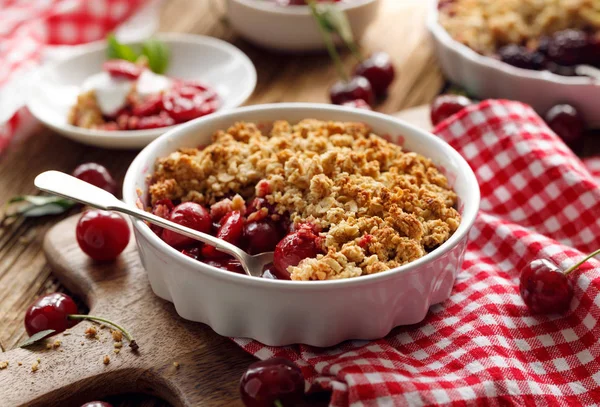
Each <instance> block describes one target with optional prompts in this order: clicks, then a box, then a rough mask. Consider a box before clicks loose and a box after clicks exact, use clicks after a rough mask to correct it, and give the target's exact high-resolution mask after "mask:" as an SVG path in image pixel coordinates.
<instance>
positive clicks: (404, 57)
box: [0, 0, 443, 407]
mask: <svg viewBox="0 0 600 407" xmlns="http://www.w3.org/2000/svg"><path fill="white" fill-rule="evenodd" d="M381 1H382V8H381V12H380V14H379V17H378V19H377V21H376V22H374V23H373V24H372V26H371V27H370V28H369V30H368V31H367V33H366V34H365V36H364V38H363V39H362V41H361V47H362V48H363V50H364V52H365V53H369V52H371V51H374V50H384V51H386V52H388V53H390V55H391V56H392V58H393V59H394V62H395V65H396V68H397V71H398V78H397V80H396V81H395V82H394V84H393V85H392V88H391V89H390V95H389V97H388V99H387V100H386V101H385V102H384V103H383V104H381V105H380V106H378V108H377V110H380V111H382V112H387V113H391V112H396V111H399V110H402V109H404V108H406V107H411V106H416V105H420V104H423V103H428V102H429V101H430V100H431V99H432V98H433V97H434V96H435V95H436V94H437V93H438V92H439V90H440V88H441V87H442V84H443V78H442V75H441V73H440V71H439V68H438V66H437V65H436V63H435V60H434V57H433V55H432V49H431V46H430V44H429V41H428V38H427V33H426V29H425V24H424V17H425V13H426V8H427V5H426V3H427V2H424V1H421V0H381ZM223 15H224V1H223V0H210V1H208V0H167V1H165V2H164V3H163V5H162V10H161V26H160V30H161V31H165V32H166V31H174V32H187V33H195V34H203V35H210V36H214V37H219V38H222V39H225V40H227V41H231V42H232V43H234V44H235V45H236V46H238V47H239V48H240V49H242V50H243V51H244V52H245V53H247V54H248V56H249V57H250V58H251V59H252V61H253V62H254V64H255V65H256V68H257V72H258V84H257V87H256V90H255V92H254V95H253V96H252V97H251V98H250V100H249V101H248V104H257V103H272V102H284V101H302V102H326V101H327V88H328V87H329V85H330V84H331V83H332V82H333V81H335V79H336V74H335V70H334V68H333V66H332V64H331V63H330V61H329V58H328V57H327V55H325V54H310V55H286V54H277V53H273V52H271V51H267V50H264V49H260V48H257V47H255V46H253V45H251V44H248V43H246V42H244V41H243V40H241V39H238V38H237V37H236V35H235V33H234V32H233V31H232V30H231V29H230V28H229V27H228V26H227V24H224V23H223V19H222V17H223ZM343 59H344V62H345V64H346V66H347V67H348V69H350V67H351V66H352V65H353V63H354V61H353V59H352V57H351V56H350V55H349V54H347V53H345V54H344V56H343ZM136 153H137V152H135V151H110V150H104V149H99V148H92V147H87V146H84V145H81V144H77V143H75V142H72V141H70V140H67V139H65V138H63V137H60V136H59V135H57V134H56V133H54V132H52V131H50V130H48V129H43V128H39V129H38V130H36V131H35V132H34V134H33V135H32V136H31V137H30V138H29V139H27V140H26V141H25V142H21V143H19V144H15V145H13V146H12V147H11V148H10V149H9V150H8V151H7V153H6V154H5V155H4V156H3V157H0V203H3V202H5V201H6V200H8V199H9V198H10V197H12V196H14V195H19V194H31V193H36V190H35V188H34V187H33V179H34V178H35V176H36V175H37V174H39V173H40V172H42V171H45V170H49V169H56V170H60V171H65V172H70V171H72V170H73V168H75V166H77V165H78V164H80V163H83V162H89V161H95V162H99V163H101V164H103V165H105V166H106V167H107V168H108V169H109V170H110V171H111V173H112V174H113V175H114V176H115V178H116V179H117V181H118V182H121V181H122V177H123V175H124V173H125V170H126V169H127V167H128V166H129V163H130V162H131V160H132V159H133V158H134V157H135V155H136ZM76 211H77V210H74V212H76ZM62 218H64V216H57V217H50V218H43V219H33V220H32V219H29V220H22V219H20V220H17V221H16V222H14V223H12V224H9V225H6V226H5V227H3V228H0V298H1V299H2V300H1V302H0V347H1V348H3V349H12V348H13V347H14V346H15V345H16V344H17V343H19V342H20V341H22V340H23V339H24V338H25V337H26V333H25V331H24V328H23V315H24V312H25V310H26V309H27V307H28V305H29V304H30V303H31V302H32V301H33V300H34V299H35V298H36V297H38V296H39V295H42V294H44V293H48V292H54V291H57V290H58V291H63V290H66V288H65V287H63V286H61V285H60V284H59V283H58V281H57V279H56V277H55V276H54V275H53V274H52V272H51V267H50V266H49V265H48V264H47V262H46V260H45V258H44V255H43V251H42V241H43V236H44V234H45V232H46V231H47V230H48V229H49V228H50V227H51V226H52V225H53V224H55V223H56V222H58V221H60V220H61V219H62ZM67 291H68V290H67ZM82 299H83V297H82ZM92 307H93V305H92ZM82 311H83V312H84V311H86V307H85V305H82ZM86 348H87V346H86ZM102 349H104V348H102V347H99V348H98V349H97V350H96V351H97V352H101V350H102ZM234 350H237V349H233V348H232V351H234ZM238 351H239V350H238ZM240 352H241V351H240ZM64 353H66V352H63V353H61V355H62V354H64ZM238 354H239V356H240V358H242V359H240V360H246V361H247V359H244V357H245V355H243V353H241V354H240V353H239V352H238ZM0 359H1V356H0ZM28 360H29V359H28ZM22 362H25V359H24V360H23V361H22ZM23 366H26V365H23ZM29 367H30V366H29ZM97 368H103V365H99V366H97V367H96V366H92V367H90V369H97ZM13 369H15V370H16V367H15V366H12V365H11V367H10V369H9V370H7V371H6V372H2V371H0V378H1V377H4V376H5V375H2V374H3V373H7V372H12V371H13ZM236 375H237V372H236ZM24 377H27V379H28V380H30V382H31V386H30V388H31V389H32V390H31V391H34V390H35V388H37V386H38V384H39V383H43V382H44V380H43V379H41V378H39V377H38V376H34V375H33V374H31V372H28V375H25V376H24ZM236 380H237V377H236ZM215 389H216V388H215ZM108 390H110V389H108ZM133 390H135V389H132V391H133ZM215 391H216V390H215ZM105 393H106V394H107V393H110V391H106V392H103V393H102V394H105ZM110 400H111V402H112V403H113V404H114V405H115V407H117V406H123V407H124V406H133V405H136V406H138V405H139V406H147V407H150V406H163V405H165V402H163V401H160V400H157V399H152V398H148V397H139V396H137V395H135V394H134V395H129V396H124V397H112V398H111V399H110ZM0 405H5V403H4V402H3V401H2V400H1V399H0Z"/></svg>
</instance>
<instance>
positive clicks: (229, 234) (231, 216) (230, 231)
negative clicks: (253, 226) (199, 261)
mask: <svg viewBox="0 0 600 407" xmlns="http://www.w3.org/2000/svg"><path fill="white" fill-rule="evenodd" d="M243 230H244V218H243V217H242V214H241V213H240V212H239V211H233V212H229V213H228V214H227V215H225V216H224V217H223V218H222V219H221V223H220V226H219V228H218V229H217V233H216V236H217V237H218V238H219V239H223V240H225V241H226V242H229V243H232V244H234V245H236V246H238V245H239V243H240V239H241V237H242V234H243ZM202 255H203V256H205V257H223V256H225V253H223V252H220V251H219V250H217V249H215V248H214V247H213V246H208V245H207V246H204V247H203V248H202Z"/></svg>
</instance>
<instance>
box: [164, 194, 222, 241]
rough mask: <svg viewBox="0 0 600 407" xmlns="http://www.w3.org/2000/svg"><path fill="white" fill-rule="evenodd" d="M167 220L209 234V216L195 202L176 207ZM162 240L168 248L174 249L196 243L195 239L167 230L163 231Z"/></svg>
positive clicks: (210, 223) (204, 209)
mask: <svg viewBox="0 0 600 407" xmlns="http://www.w3.org/2000/svg"><path fill="white" fill-rule="evenodd" d="M169 220H170V221H171V222H175V223H177V224H179V225H183V226H186V227H188V228H190V229H194V230H197V231H200V232H204V233H210V228H211V225H212V222H211V219H210V214H209V213H208V211H207V210H206V208H204V207H203V206H202V205H200V204H197V203H195V202H184V203H181V204H179V205H177V206H176V207H175V208H174V209H173V211H172V212H171V215H170V216H169ZM162 239H163V240H164V241H165V243H167V244H168V245H169V246H172V247H175V248H182V247H185V246H190V245H192V244H194V243H196V242H197V240H196V239H192V238H191V237H187V236H183V235H180V234H179V233H177V232H173V231H171V230H168V229H165V230H163V232H162Z"/></svg>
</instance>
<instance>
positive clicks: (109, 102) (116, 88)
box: [82, 72, 133, 116]
mask: <svg viewBox="0 0 600 407" xmlns="http://www.w3.org/2000/svg"><path fill="white" fill-rule="evenodd" d="M132 87H133V81H130V80H128V79H120V78H118V79H117V78H113V77H112V76H110V75H109V74H108V73H107V72H100V73H97V74H95V75H92V76H90V77H89V78H87V79H86V80H85V82H84V83H83V85H82V88H83V90H84V91H86V92H87V91H90V90H93V91H94V93H95V94H96V102H97V103H98V107H100V110H101V111H102V114H105V115H107V116H112V115H114V114H115V113H117V112H118V111H119V109H121V108H122V107H123V106H125V104H126V103H127V95H129V92H131V88H132Z"/></svg>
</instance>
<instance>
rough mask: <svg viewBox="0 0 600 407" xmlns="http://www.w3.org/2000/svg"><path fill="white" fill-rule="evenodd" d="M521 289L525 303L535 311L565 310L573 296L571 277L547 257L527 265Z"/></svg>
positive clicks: (555, 311)
mask: <svg viewBox="0 0 600 407" xmlns="http://www.w3.org/2000/svg"><path fill="white" fill-rule="evenodd" d="M519 289H520V292H521V297H522V298H523V301H525V305H527V307H529V309H530V310H531V311H532V312H534V313H540V314H541V313H544V314H551V313H559V312H564V311H565V310H567V309H568V308H569V305H570V304H571V298H573V283H572V281H571V279H570V278H568V276H567V275H565V273H563V272H562V271H561V270H560V269H559V268H558V267H557V266H556V265H555V264H553V263H551V262H550V261H548V260H546V259H537V260H534V261H532V262H531V263H529V264H528V265H526V266H525V268H524V269H523V270H522V271H521V281H520V285H519Z"/></svg>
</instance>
